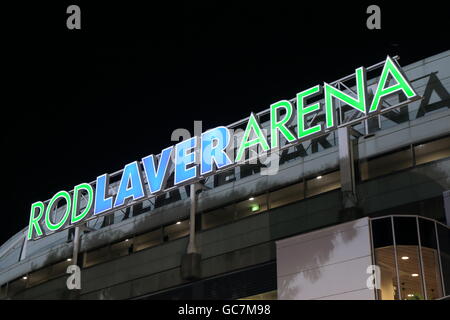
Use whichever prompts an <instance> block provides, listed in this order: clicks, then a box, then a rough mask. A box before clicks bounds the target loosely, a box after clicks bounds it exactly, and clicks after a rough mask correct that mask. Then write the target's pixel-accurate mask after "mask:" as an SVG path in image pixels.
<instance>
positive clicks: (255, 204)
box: [235, 193, 267, 219]
mask: <svg viewBox="0 0 450 320" xmlns="http://www.w3.org/2000/svg"><path fill="white" fill-rule="evenodd" d="M266 210H267V194H266V193H265V194H262V195H260V196H256V197H249V198H248V199H246V200H244V201H241V202H238V203H236V213H235V218H236V219H241V218H243V217H247V216H250V215H252V214H256V213H261V212H264V211H266Z"/></svg>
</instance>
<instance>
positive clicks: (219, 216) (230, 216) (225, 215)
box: [202, 204, 234, 230]
mask: <svg viewBox="0 0 450 320" xmlns="http://www.w3.org/2000/svg"><path fill="white" fill-rule="evenodd" d="M233 220H234V204H231V205H228V206H225V207H222V208H218V209H215V210H213V211H210V212H205V213H204V214H202V229H203V230H206V229H209V228H213V227H217V226H220V225H222V224H226V223H229V222H231V221H233Z"/></svg>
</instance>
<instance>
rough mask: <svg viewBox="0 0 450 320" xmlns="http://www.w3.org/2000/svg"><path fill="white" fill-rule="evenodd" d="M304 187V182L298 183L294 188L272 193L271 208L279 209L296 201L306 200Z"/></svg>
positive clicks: (290, 187)
mask: <svg viewBox="0 0 450 320" xmlns="http://www.w3.org/2000/svg"><path fill="white" fill-rule="evenodd" d="M304 189H305V188H304V185H303V182H300V183H296V184H294V185H292V186H289V187H286V188H283V189H280V190H276V191H273V192H271V193H270V195H269V197H270V198H269V199H270V200H269V201H270V203H269V204H270V208H271V209H273V208H277V207H281V206H284V205H286V204H289V203H293V202H295V201H299V200H302V199H303V198H304Z"/></svg>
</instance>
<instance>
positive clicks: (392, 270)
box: [372, 217, 399, 300]
mask: <svg viewBox="0 0 450 320" xmlns="http://www.w3.org/2000/svg"><path fill="white" fill-rule="evenodd" d="M372 237H373V246H374V248H375V261H376V264H377V265H378V266H379V267H380V273H381V274H380V278H381V279H380V285H381V287H380V288H379V290H378V298H379V299H381V300H398V299H399V296H398V284H397V273H396V265H395V251H394V246H393V243H394V240H393V236H392V219H391V217H386V218H382V219H376V220H373V221H372Z"/></svg>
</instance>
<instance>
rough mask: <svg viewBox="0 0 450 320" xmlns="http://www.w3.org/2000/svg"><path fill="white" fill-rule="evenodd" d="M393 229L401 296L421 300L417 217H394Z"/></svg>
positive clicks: (422, 295)
mask: <svg viewBox="0 0 450 320" xmlns="http://www.w3.org/2000/svg"><path fill="white" fill-rule="evenodd" d="M394 230H395V242H396V245H397V265H398V273H399V281H400V290H401V297H402V299H408V300H423V299H424V293H423V287H422V273H421V270H420V256H419V239H418V236H417V232H418V230H417V219H416V218H415V217H395V218H394Z"/></svg>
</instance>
